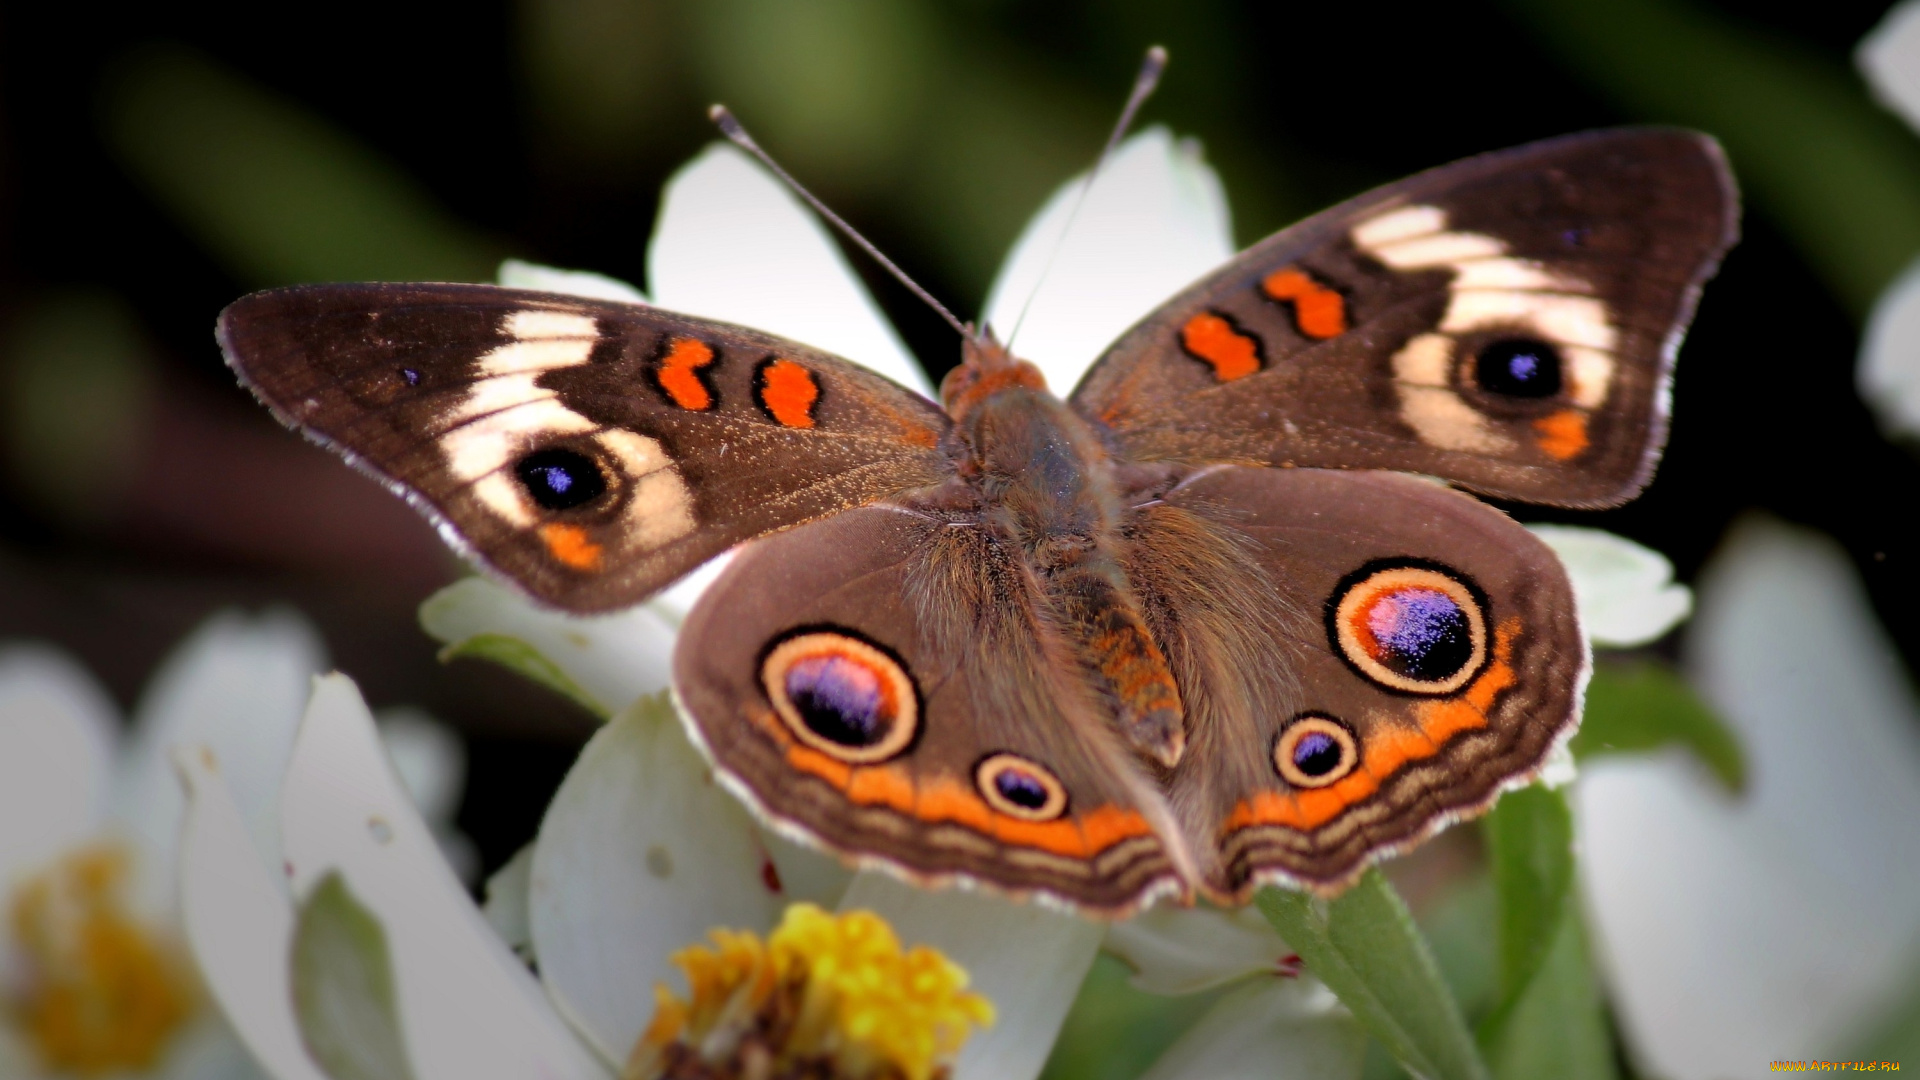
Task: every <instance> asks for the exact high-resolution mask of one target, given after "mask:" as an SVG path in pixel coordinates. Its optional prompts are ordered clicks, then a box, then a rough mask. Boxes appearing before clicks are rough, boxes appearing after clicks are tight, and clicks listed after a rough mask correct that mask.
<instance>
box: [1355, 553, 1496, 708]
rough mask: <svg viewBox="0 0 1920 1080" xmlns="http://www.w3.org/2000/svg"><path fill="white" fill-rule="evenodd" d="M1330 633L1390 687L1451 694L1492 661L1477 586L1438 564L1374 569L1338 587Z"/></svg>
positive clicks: (1358, 665)
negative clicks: (1488, 653) (1488, 661)
mask: <svg viewBox="0 0 1920 1080" xmlns="http://www.w3.org/2000/svg"><path fill="white" fill-rule="evenodd" d="M1327 632H1328V637H1330V638H1331V639H1332V645H1333V648H1334V650H1335V651H1336V652H1338V653H1339V654H1340V656H1341V657H1342V658H1343V659H1345V660H1346V661H1347V663H1349V664H1351V665H1353V668H1354V670H1356V671H1358V672H1359V673H1360V674H1361V675H1363V676H1365V677H1366V678H1368V679H1370V680H1372V681H1373V682H1375V683H1378V684H1379V685H1380V686H1382V687H1385V688H1386V689H1388V690H1395V691H1399V692H1401V693H1407V694H1451V693H1453V692H1454V691H1456V690H1458V689H1460V688H1461V687H1463V686H1465V685H1466V684H1467V683H1469V682H1471V681H1472V680H1473V677H1474V676H1475V675H1477V674H1479V673H1480V669H1481V667H1482V666H1484V665H1485V663H1486V660H1487V605H1486V601H1485V599H1484V598H1482V597H1481V595H1480V592H1479V590H1478V589H1476V588H1474V587H1473V586H1472V585H1470V584H1468V583H1467V582H1466V581H1465V580H1464V579H1463V578H1461V577H1460V576H1458V575H1456V574H1455V573H1453V572H1452V571H1450V570H1445V569H1442V568H1440V567H1438V566H1435V565H1432V564H1418V563H1404V562H1403V563H1398V564H1390V563H1389V564H1369V565H1367V566H1364V567H1361V568H1360V570H1359V571H1357V572H1355V573H1353V574H1351V575H1349V576H1348V577H1347V579H1346V580H1345V581H1343V582H1342V583H1341V584H1340V587H1339V588H1337V589H1335V590H1334V593H1333V596H1332V597H1331V599H1330V600H1329V603H1328V606H1327Z"/></svg>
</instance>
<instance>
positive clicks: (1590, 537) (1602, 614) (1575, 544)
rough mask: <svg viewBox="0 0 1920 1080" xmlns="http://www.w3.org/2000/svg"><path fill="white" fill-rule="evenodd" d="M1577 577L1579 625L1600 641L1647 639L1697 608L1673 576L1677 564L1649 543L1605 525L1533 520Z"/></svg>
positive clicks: (1615, 644)
mask: <svg viewBox="0 0 1920 1080" xmlns="http://www.w3.org/2000/svg"><path fill="white" fill-rule="evenodd" d="M1528 528H1529V529H1532V530H1533V534H1534V535H1535V536H1538V537H1539V538H1540V539H1542V540H1544V541H1546V543H1547V546H1548V547H1550V548H1552V549H1553V552H1554V554H1556V555H1558V556H1560V562H1561V563H1562V564H1563V565H1564V566H1566V568H1567V576H1568V577H1569V578H1571V579H1572V580H1573V598H1574V602H1575V603H1576V604H1578V605H1579V608H1580V627H1581V629H1583V630H1585V631H1586V632H1587V639H1588V640H1589V641H1591V642H1592V643H1593V644H1595V645H1599V646H1606V647H1610V648H1627V647H1630V646H1634V645H1644V644H1646V643H1647V642H1649V641H1653V640H1654V639H1656V638H1658V637H1660V635H1662V634H1665V633H1666V632H1667V631H1669V630H1671V629H1673V628H1674V627H1675V626H1676V625H1678V624H1679V623H1680V620H1682V619H1685V618H1686V617H1687V615H1688V613H1689V612H1691V611H1692V610H1693V594H1692V592H1690V591H1689V590H1688V589H1687V587H1686V586H1685V585H1681V584H1678V583H1677V582H1675V581H1674V580H1673V564H1672V563H1670V562H1668V561H1667V557H1666V556H1665V555H1662V554H1660V553H1659V552H1657V551H1655V550H1653V549H1652V548H1649V547H1642V546H1641V545H1639V544H1636V543H1634V542H1633V541H1631V540H1629V539H1627V538H1626V537H1624V536H1616V535H1614V534H1613V533H1610V532H1607V531H1606V530H1605V529H1588V528H1582V527H1580V526H1577V525H1529V526H1528Z"/></svg>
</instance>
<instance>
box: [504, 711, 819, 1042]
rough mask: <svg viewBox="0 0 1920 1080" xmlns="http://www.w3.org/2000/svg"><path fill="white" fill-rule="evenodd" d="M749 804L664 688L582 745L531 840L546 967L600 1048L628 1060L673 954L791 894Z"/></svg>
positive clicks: (551, 984) (762, 928) (563, 1005)
mask: <svg viewBox="0 0 1920 1080" xmlns="http://www.w3.org/2000/svg"><path fill="white" fill-rule="evenodd" d="M771 865H772V864H771V863H770V862H769V861H768V856H767V853H766V852H765V851H764V850H763V849H762V848H761V846H760V843H759V839H758V830H757V829H756V828H755V826H754V823H753V820H752V818H751V817H749V816H748V814H747V811H746V808H745V807H743V806H741V805H740V803H739V801H738V800H736V799H735V798H734V797H733V796H731V795H729V794H728V793H726V792H725V791H723V790H721V789H720V787H719V786H718V785H717V784H716V783H715V782H714V779H713V774H712V773H711V771H709V769H708V768H707V763H706V762H705V761H704V760H702V759H701V757H700V754H699V752H698V751H696V750H695V749H694V748H693V745H692V744H691V743H689V742H688V741H687V737H686V735H685V733H684V732H683V731H682V730H681V726H680V721H679V718H678V717H677V716H676V715H675V714H674V712H673V707H672V705H670V704H669V703H668V702H667V701H666V699H665V697H664V696H661V697H654V698H648V699H644V700H642V701H639V702H636V703H634V705H633V706H632V707H630V708H629V709H627V710H626V711H625V712H623V713H621V714H620V715H619V716H617V717H615V718H614V719H613V720H612V721H611V722H609V723H608V724H607V726H606V727H604V728H602V729H601V730H600V731H599V732H597V733H596V734H595V735H594V737H593V739H592V740H591V741H589V742H588V743H587V746H586V749H584V750H582V751H581V752H580V760H579V761H578V762H576V763H575V764H574V767H573V769H572V770H571V771H569V772H568V773H567V778H566V780H565V781H564V782H562V783H561V785H560V790H559V792H558V793H556V794H555V795H554V798H553V802H552V803H551V804H550V805H549V806H548V807H547V816H546V818H545V820H544V821H542V822H541V825H540V835H539V838H538V839H537V840H536V841H535V843H534V851H533V881H532V887H531V890H530V893H529V897H528V910H529V915H530V920H531V923H532V928H533V947H534V952H535V954H536V955H537V956H539V958H540V975H541V978H542V979H543V980H545V982H546V984H547V991H548V993H549V994H551V995H552V997H553V1000H554V1002H555V1004H556V1005H557V1006H558V1007H559V1008H560V1010H561V1012H562V1013H564V1014H565V1015H566V1017H567V1018H568V1019H569V1020H570V1021H572V1023H573V1024H574V1026H575V1027H576V1028H577V1029H579V1030H580V1031H581V1032H582V1033H583V1034H584V1035H585V1036H586V1037H587V1039H588V1041H589V1042H591V1043H592V1044H593V1045H594V1047H595V1048H596V1049H598V1050H599V1051H600V1052H601V1053H602V1054H604V1055H606V1056H607V1057H608V1058H609V1059H611V1060H614V1061H624V1060H625V1059H626V1056H627V1053H628V1052H629V1051H630V1050H631V1049H632V1048H633V1044H634V1041H635V1040H636V1039H638V1038H639V1036H640V1033H641V1031H642V1030H644V1029H645V1027H646V1025H647V1021H648V1020H649V1019H651V1018H652V1016H653V987H654V984H655V983H659V982H672V983H676V984H677V983H679V982H680V981H681V979H680V976H679V974H678V972H677V970H676V969H674V968H673V967H671V966H670V965H669V963H668V959H667V958H668V957H669V956H670V955H671V954H672V953H673V952H675V951H677V950H679V949H683V948H686V947H687V946H689V945H695V944H705V943H706V941H707V932H708V931H709V930H712V929H714V928H715V927H728V928H733V929H746V930H753V931H755V932H756V933H765V932H766V930H767V929H768V928H770V927H771V926H772V925H773V924H774V921H775V919H776V918H777V917H778V915H779V912H780V910H781V909H782V908H783V907H784V906H785V902H786V897H785V896H784V895H783V894H782V893H780V892H776V891H774V890H773V889H772V888H770V887H769V883H770V882H771V881H772V880H773V875H771V874H770V873H769V872H768V870H769V867H770V866H771Z"/></svg>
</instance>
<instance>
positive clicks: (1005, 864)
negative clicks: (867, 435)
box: [674, 503, 1186, 913]
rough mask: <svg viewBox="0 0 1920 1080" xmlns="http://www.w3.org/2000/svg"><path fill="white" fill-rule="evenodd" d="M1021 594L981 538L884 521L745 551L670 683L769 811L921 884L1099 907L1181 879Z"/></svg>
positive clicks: (1019, 572)
mask: <svg viewBox="0 0 1920 1080" xmlns="http://www.w3.org/2000/svg"><path fill="white" fill-rule="evenodd" d="M1039 604H1040V601H1039V600H1038V598H1037V596H1036V594H1035V593H1034V592H1033V591H1032V586H1031V579H1030V577H1028V576H1027V575H1026V574H1025V573H1024V571H1023V569H1022V568H1021V567H1020V566H1019V565H1018V563H1017V561H1016V559H1015V558H1014V556H1013V555H1012V554H1011V553H1010V552H1008V551H1007V549H1006V547H1005V546H1004V545H1001V544H998V543H996V542H995V541H994V540H992V539H991V538H990V537H989V536H988V535H987V534H986V532H985V531H984V530H982V529H979V528H977V527H972V526H966V525H956V524H953V523H951V522H950V521H949V520H945V519H943V518H940V517H935V516H929V515H926V514H921V513H917V512H913V511H910V510H907V509H903V508H899V507H892V506H888V505H887V504H884V503H883V504H880V505H877V506H871V507H866V508H862V509H857V510H850V511H848V512H846V513H843V514H838V515H835V516H833V517H831V518H828V519H826V520H824V521H819V522H814V523H812V524H809V525H804V526H801V527H800V528H797V529H791V530H788V531H786V532H783V533H780V534H778V535H775V536H771V537H767V538H765V539H762V540H760V541H758V542H757V543H755V544H753V545H750V546H749V547H747V548H745V549H743V550H742V551H741V552H740V554H739V555H738V556H737V557H736V558H735V559H734V561H733V562H732V563H731V564H730V565H729V566H728V567H727V569H726V571H725V572H724V573H723V574H722V575H721V576H720V578H719V579H718V580H717V581H715V583H714V584H713V586H712V587H711V589H710V590H709V592H708V593H707V595H706V597H705V598H704V599H703V601H702V603H701V604H700V606H699V607H697V608H696V609H695V610H694V611H693V613H692V614H691V615H690V616H689V617H688V620H687V623H686V625H685V627H684V628H683V629H682V631H681V635H680V640H679V643H678V645H677V646H676V648H675V653H674V687H675V690H676V692H677V693H678V694H679V697H680V700H681V702H682V704H683V705H684V706H685V707H686V712H687V715H688V716H689V717H691V718H692V720H693V724H694V727H695V729H696V730H697V731H698V733H699V735H700V738H701V740H702V742H703V743H704V744H705V746H706V748H707V750H708V753H709V756H710V757H711V758H712V760H713V761H714V763H715V765H716V766H717V767H718V768H719V769H720V771H721V773H722V774H723V775H724V776H726V777H728V778H729V779H730V780H732V781H733V782H734V786H735V787H736V788H737V789H740V790H743V792H744V793H745V794H746V795H747V797H748V798H749V800H750V801H751V802H752V803H753V804H754V805H755V806H757V807H758V808H759V809H760V810H761V811H762V813H763V814H765V815H766V816H768V817H770V818H772V819H773V820H774V821H775V822H776V823H778V824H780V825H781V826H783V827H785V828H787V829H790V830H797V831H798V832H799V833H801V834H802V835H803V836H805V837H806V838H808V839H810V840H812V841H814V842H818V843H822V844H824V845H826V846H827V847H829V848H831V849H833V850H835V851H838V852H841V853H842V854H844V855H848V856H851V857H853V858H855V859H857V860H861V861H868V862H872V861H878V862H882V863H884V864H886V865H888V866H890V867H893V868H895V869H897V870H904V871H905V872H906V873H907V874H908V875H909V876H911V877H914V878H916V879H919V880H923V881H926V880H948V879H953V878H956V877H958V878H970V879H974V880H977V881H982V882H985V883H987V884H990V885H992V886H995V887H996V888H999V889H1002V890H1005V891H1008V892H1012V893H1015V894H1020V893H1028V892H1034V891H1039V892H1045V893H1048V894H1051V895H1053V896H1056V897H1059V898H1061V899H1063V900H1066V901H1068V902H1070V903H1073V904H1075V905H1078V906H1081V907H1083V908H1085V909H1088V910H1092V911H1100V912H1106V913H1119V912H1124V911H1129V910H1132V909H1134V908H1135V907H1136V906H1138V905H1139V904H1140V903H1142V902H1144V901H1145V900H1147V899H1148V898H1150V897H1151V896H1153V895H1155V894H1156V893H1158V892H1163V891H1174V890H1176V889H1183V888H1184V886H1181V885H1179V882H1180V880H1181V879H1182V878H1184V877H1185V876H1186V875H1185V874H1184V873H1179V872H1176V870H1175V868H1174V867H1175V860H1176V859H1177V858H1179V857H1180V856H1177V855H1175V854H1174V853H1172V852H1170V850H1169V848H1168V845H1167V844H1166V843H1164V842H1163V839H1162V837H1163V836H1165V835H1167V834H1168V828H1167V826H1168V823H1169V822H1170V820H1171V819H1170V817H1169V814H1168V810H1167V807H1166V803H1165V800H1164V799H1163V798H1162V797H1161V795H1160V793H1159V792H1158V791H1157V790H1156V789H1155V788H1154V786H1153V785H1152V784H1151V782H1150V781H1148V780H1147V779H1146V778H1145V776H1144V775H1143V774H1142V773H1141V772H1140V771H1139V769H1138V767H1137V766H1136V764H1135V763H1134V762H1133V761H1132V760H1131V757H1130V755H1129V754H1128V753H1127V752H1126V751H1125V750H1124V749H1123V748H1122V747H1121V746H1120V744H1119V742H1118V740H1117V739H1116V737H1115V736H1114V734H1113V732H1112V731H1111V730H1110V729H1109V728H1108V726H1107V722H1106V720H1105V717H1104V714H1103V712H1102V711H1101V709H1100V706H1099V704H1098V703H1097V702H1096V701H1095V700H1094V699H1093V698H1092V697H1091V695H1090V694H1089V693H1088V691H1087V687H1086V685H1085V683H1084V681H1083V680H1082V679H1081V678H1080V675H1079V673H1078V672H1077V670H1075V669H1073V667H1072V663H1071V661H1070V660H1066V659H1064V657H1065V656H1066V654H1065V652H1064V650H1063V649H1062V647H1061V643H1060V642H1059V641H1057V640H1049V639H1048V637H1047V635H1046V632H1045V630H1044V628H1043V626H1042V621H1043V617H1042V616H1040V615H1039V614H1038V613H1037V611H1036V608H1037V607H1038V606H1039Z"/></svg>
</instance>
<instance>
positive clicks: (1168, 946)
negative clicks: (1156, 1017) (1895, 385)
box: [1106, 904, 1293, 994]
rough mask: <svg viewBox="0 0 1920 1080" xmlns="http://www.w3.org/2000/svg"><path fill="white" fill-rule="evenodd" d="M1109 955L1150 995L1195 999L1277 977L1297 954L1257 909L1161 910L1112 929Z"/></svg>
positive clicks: (1109, 930)
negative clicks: (1256, 978) (1241, 981)
mask: <svg viewBox="0 0 1920 1080" xmlns="http://www.w3.org/2000/svg"><path fill="white" fill-rule="evenodd" d="M1106 950H1107V951H1108V952H1110V953H1112V954H1114V955H1115V956H1118V957H1119V958H1120V959H1121V960H1123V961H1125V962H1126V965H1127V966H1128V967H1130V968H1132V969H1133V978H1132V979H1131V980H1130V981H1131V982H1132V983H1133V985H1134V986H1135V987H1137V988H1139V989H1141V990H1145V991H1147V992H1148V993H1150V994H1191V993H1196V992H1198V991H1201V990H1206V989H1209V988H1211V987H1215V986H1219V985H1221V984H1223V983H1227V982H1231V981H1233V980H1234V979H1238V978H1241V977H1243V976H1247V975H1253V974H1267V975H1272V974H1275V973H1276V972H1278V971H1279V970H1280V966H1281V965H1280V961H1282V960H1283V959H1285V958H1286V957H1287V956H1289V955H1291V954H1292V952H1293V950H1292V949H1291V948H1288V946H1287V943H1286V942H1284V941H1282V940H1280V935H1279V934H1276V933H1274V932H1273V925H1272V924H1271V923H1269V922H1267V920H1266V917H1265V916H1263V915H1261V914H1260V912H1259V910H1258V909H1256V908H1254V907H1253V906H1252V905H1248V906H1246V907H1243V908H1238V909H1235V910H1233V911H1223V910H1221V909H1219V908H1215V907H1191V908H1183V907H1179V906H1177V905H1174V904H1161V905H1159V906H1158V907H1154V908H1149V909H1148V910H1146V911H1144V912H1141V913H1140V914H1139V915H1136V916H1134V917H1133V918H1131V919H1127V920H1125V921H1123V922H1117V923H1114V924H1113V925H1112V926H1110V927H1108V928H1107V940H1106Z"/></svg>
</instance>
